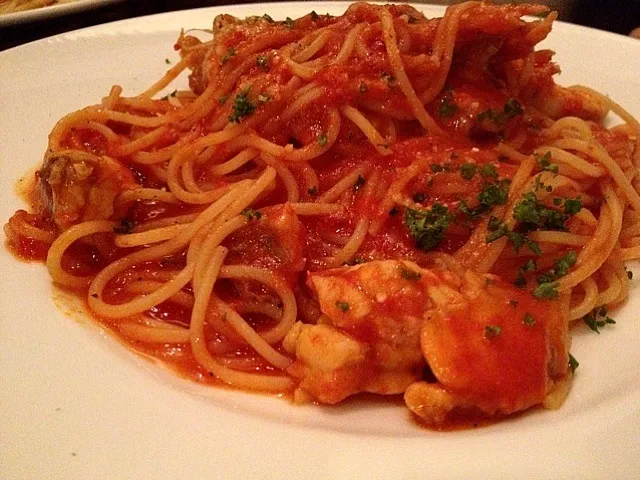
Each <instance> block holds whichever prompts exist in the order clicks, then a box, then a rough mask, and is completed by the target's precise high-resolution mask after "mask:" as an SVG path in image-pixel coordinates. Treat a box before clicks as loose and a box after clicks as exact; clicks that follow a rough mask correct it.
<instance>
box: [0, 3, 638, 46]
mask: <svg viewBox="0 0 640 480" xmlns="http://www.w3.org/2000/svg"><path fill="white" fill-rule="evenodd" d="M390 1H391V0H390ZM396 1H397V0H396ZM234 3H258V2H256V0H253V1H252V0H236V1H233V0H217V1H212V0H123V1H121V2H118V3H115V4H110V5H105V6H102V7H99V8H96V9H92V10H88V11H83V12H78V13H74V14H71V15H64V16H60V17H56V18H52V19H47V20H41V21H36V22H31V23H23V24H19V25H14V26H8V27H0V50H6V49H7V48H11V47H15V46H17V45H21V44H23V43H27V42H31V41H33V40H37V39H39V38H45V37H49V36H51V35H56V34H58V33H63V32H67V31H70V30H76V29H78V28H84V27H89V26H91V25H97V24H101V23H107V22H113V21H115V20H122V19H124V18H131V17H139V16H142V15H150V14H154V13H160V12H169V11H174V10H185V9H190V8H199V7H205V6H211V5H230V4H234ZM424 3H429V2H428V1H427V2H424ZM571 4H572V5H573V6H572V7H571V8H569V9H566V10H565V11H563V13H562V17H561V20H565V21H569V22H573V23H579V24H581V25H588V26H592V27H596V28H601V29H604V30H609V31H613V32H617V33H622V34H627V33H629V32H630V31H631V30H632V29H633V28H635V27H638V26H640V0H607V1H603V0H577V1H574V2H571Z"/></svg>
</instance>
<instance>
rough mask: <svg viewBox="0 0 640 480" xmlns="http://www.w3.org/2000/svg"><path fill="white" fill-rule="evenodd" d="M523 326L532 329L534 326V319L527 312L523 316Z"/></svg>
mask: <svg viewBox="0 0 640 480" xmlns="http://www.w3.org/2000/svg"><path fill="white" fill-rule="evenodd" d="M523 321H524V323H525V325H527V326H529V327H533V326H534V325H535V324H536V319H535V318H533V315H531V314H530V313H529V312H527V313H525V314H524V319H523Z"/></svg>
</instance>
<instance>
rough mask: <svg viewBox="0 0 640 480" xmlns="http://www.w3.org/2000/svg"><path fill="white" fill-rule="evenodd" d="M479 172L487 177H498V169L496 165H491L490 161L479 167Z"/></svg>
mask: <svg viewBox="0 0 640 480" xmlns="http://www.w3.org/2000/svg"><path fill="white" fill-rule="evenodd" d="M478 172H479V173H480V175H482V176H483V177H485V178H486V177H493V178H498V171H497V170H496V167H495V166H493V165H491V164H490V163H489V164H487V165H482V166H481V167H479V168H478Z"/></svg>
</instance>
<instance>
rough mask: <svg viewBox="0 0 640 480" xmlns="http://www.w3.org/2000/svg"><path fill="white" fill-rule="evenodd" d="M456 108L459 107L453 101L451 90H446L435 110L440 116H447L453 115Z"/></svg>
mask: <svg viewBox="0 0 640 480" xmlns="http://www.w3.org/2000/svg"><path fill="white" fill-rule="evenodd" d="M458 110H460V109H459V108H458V106H457V105H456V104H455V103H454V102H453V98H452V96H451V92H447V93H445V94H444V96H443V97H442V100H440V104H439V105H438V108H437V110H436V112H437V114H438V116H439V117H440V118H448V117H452V116H453V115H455V114H456V112H457V111H458Z"/></svg>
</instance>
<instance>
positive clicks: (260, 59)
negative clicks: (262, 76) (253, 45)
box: [256, 55, 269, 72]
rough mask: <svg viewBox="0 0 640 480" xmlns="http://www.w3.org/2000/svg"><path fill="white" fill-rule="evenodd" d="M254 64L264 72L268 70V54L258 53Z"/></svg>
mask: <svg viewBox="0 0 640 480" xmlns="http://www.w3.org/2000/svg"><path fill="white" fill-rule="evenodd" d="M256 65H257V66H258V67H260V68H261V69H262V70H264V71H265V72H266V71H267V70H269V56H268V55H258V56H257V57H256Z"/></svg>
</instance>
